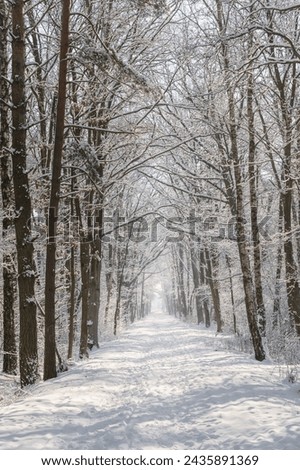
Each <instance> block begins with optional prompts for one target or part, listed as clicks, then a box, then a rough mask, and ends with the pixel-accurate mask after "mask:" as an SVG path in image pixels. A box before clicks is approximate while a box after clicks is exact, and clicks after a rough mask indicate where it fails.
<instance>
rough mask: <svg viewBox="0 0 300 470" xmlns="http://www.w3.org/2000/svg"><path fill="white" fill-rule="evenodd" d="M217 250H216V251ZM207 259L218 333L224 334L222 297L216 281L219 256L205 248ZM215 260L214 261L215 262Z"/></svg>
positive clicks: (208, 277)
mask: <svg viewBox="0 0 300 470" xmlns="http://www.w3.org/2000/svg"><path fill="white" fill-rule="evenodd" d="M214 250H215V249H214ZM205 258H206V268H207V279H208V284H209V287H210V291H211V297H212V301H213V306H214V312H215V319H216V323H217V332H218V333H221V332H222V318H221V307H220V295H219V288H218V283H217V280H216V269H215V268H216V263H217V261H216V258H217V254H216V253H215V252H214V253H212V254H211V253H210V251H209V250H208V249H207V248H205ZM213 258H214V260H213Z"/></svg>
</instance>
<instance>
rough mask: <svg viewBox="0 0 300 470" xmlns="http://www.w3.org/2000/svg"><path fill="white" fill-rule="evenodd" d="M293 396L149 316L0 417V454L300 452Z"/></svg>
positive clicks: (165, 319)
mask: <svg viewBox="0 0 300 470" xmlns="http://www.w3.org/2000/svg"><path fill="white" fill-rule="evenodd" d="M298 390H299V386H298V387H297V386H290V385H289V384H287V383H283V382H282V381H281V380H280V379H279V376H278V373H277V370H276V367H275V366H274V365H271V364H266V363H263V364H259V363H257V362H256V361H254V360H253V359H252V358H250V357H249V356H248V355H243V354H239V353H235V352H228V351H224V350H215V347H214V336H213V333H212V332H208V331H206V330H204V329H201V328H198V327H196V326H189V325H186V324H183V323H181V322H179V321H178V320H176V319H174V318H171V317H169V316H166V315H164V314H160V313H157V314H154V315H152V316H150V317H148V318H146V319H144V320H142V321H139V322H137V323H136V324H134V325H132V326H131V327H130V328H129V330H128V331H127V332H126V333H125V334H124V335H123V336H122V337H121V338H120V339H118V340H116V341H113V342H110V343H106V344H103V345H102V346H101V348H100V350H99V351H97V352H96V353H95V354H93V356H92V357H91V359H89V360H88V361H85V362H84V363H82V364H80V365H78V366H75V367H73V368H72V369H71V370H70V371H69V372H67V373H65V374H62V375H60V376H59V377H58V378H57V379H54V380H52V381H50V382H47V383H41V384H39V385H37V386H35V387H33V388H32V389H31V390H30V395H28V397H26V398H25V399H22V400H20V401H18V402H16V403H14V404H11V405H10V406H8V407H6V408H2V409H0V419H1V427H0V449H64V450H67V449H93V450H94V449H102V450H104V449H165V448H166V449H236V450H238V449H278V450H281V449H300V393H299V391H298Z"/></svg>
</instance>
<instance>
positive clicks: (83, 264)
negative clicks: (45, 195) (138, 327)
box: [75, 197, 90, 359]
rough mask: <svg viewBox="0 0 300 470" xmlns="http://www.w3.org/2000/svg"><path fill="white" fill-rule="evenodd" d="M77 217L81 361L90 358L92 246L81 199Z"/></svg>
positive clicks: (76, 204)
mask: <svg viewBox="0 0 300 470" xmlns="http://www.w3.org/2000/svg"><path fill="white" fill-rule="evenodd" d="M75 207H76V216H77V220H78V223H79V234H80V272H81V292H82V295H81V328H80V346H79V357H80V359H83V358H87V357H89V353H88V320H89V279H90V244H89V241H88V237H87V236H85V233H84V228H83V223H82V216H81V209H80V203H79V198H78V197H76V199H75Z"/></svg>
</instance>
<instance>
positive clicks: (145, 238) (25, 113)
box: [0, 0, 300, 387]
mask: <svg viewBox="0 0 300 470" xmlns="http://www.w3.org/2000/svg"><path fill="white" fill-rule="evenodd" d="M299 11H300V5H295V4H294V2H286V4H285V6H284V7H282V5H281V4H280V2H278V1H276V0H272V1H271V0H258V1H254V2H250V3H249V2H247V1H243V0H241V1H239V2H236V1H222V0H199V1H196V0H130V1H121V0H107V1H106V2H99V1H98V0H73V1H70V0H64V1H57V0H28V1H21V0H16V1H15V2H13V3H10V2H7V1H5V0H0V34H1V37H0V42H1V44H2V49H1V52H0V54H1V55H0V78H1V85H0V126H1V128H0V129H1V142H0V152H1V195H2V200H1V212H2V239H1V246H2V265H3V268H2V294H1V317H2V333H1V351H2V354H3V371H4V372H6V373H8V374H15V373H17V370H19V373H20V383H21V386H22V387H24V386H26V385H28V384H33V383H35V381H36V380H37V379H38V378H39V376H40V375H41V371H43V372H42V376H43V378H44V380H47V379H50V378H53V377H55V376H56V374H57V372H58V371H59V370H63V369H64V368H65V366H66V363H67V361H68V360H71V359H72V358H74V356H75V355H76V354H79V357H80V358H86V357H88V354H89V350H90V349H92V348H93V347H98V345H99V342H100V340H101V337H102V336H103V335H104V336H105V335H110V334H112V335H116V334H117V333H118V331H119V330H120V328H122V327H123V326H124V325H127V324H128V323H130V322H133V321H135V319H137V318H140V317H143V316H144V315H146V314H147V313H149V311H150V309H151V298H153V282H154V283H155V282H158V283H161V285H162V286H163V297H164V301H165V306H166V309H167V310H168V311H169V313H170V314H172V315H176V316H179V317H180V318H182V319H183V320H188V321H194V322H197V323H199V324H204V325H205V326H206V327H209V326H211V325H215V327H216V329H217V332H218V333H221V332H229V333H230V334H232V335H233V336H234V337H235V338H237V339H241V338H243V340H244V341H245V342H246V341H247V340H249V344H250V349H251V350H253V352H254V355H255V358H256V359H257V360H259V361H262V360H264V359H265V357H266V353H267V351H268V352H269V353H270V354H275V355H276V354H278V351H279V350H280V354H282V358H284V359H285V360H286V361H290V360H295V358H296V356H297V352H298V349H299V348H298V341H299V340H298V338H299V335H300V290H299V289H300V287H299V264H300V242H299V240H300V237H299V216H300V215H299V214H300V211H299V208H300V203H299V201H300V199H299V163H298V153H299V142H300V141H299V104H298V86H299V51H298V46H297V44H298V35H299V28H298V19H299ZM153 279H154V281H153ZM295 345H296V346H295ZM74 346H76V348H78V349H76V350H74ZM295 351H296V353H295ZM290 356H291V357H292V359H291V357H290Z"/></svg>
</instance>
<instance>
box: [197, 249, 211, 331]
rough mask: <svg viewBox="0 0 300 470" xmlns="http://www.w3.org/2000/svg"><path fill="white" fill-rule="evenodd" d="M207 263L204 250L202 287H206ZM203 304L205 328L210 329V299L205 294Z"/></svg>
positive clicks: (201, 267)
mask: <svg viewBox="0 0 300 470" xmlns="http://www.w3.org/2000/svg"><path fill="white" fill-rule="evenodd" d="M205 267H206V263H205V255H204V250H203V249H200V269H199V272H200V283H201V286H203V287H204V286H205V285H206V278H205V272H206V269H205ZM202 302H203V310H204V320H205V326H206V328H209V327H210V314H209V308H208V299H207V296H206V295H205V294H204V295H203V296H202Z"/></svg>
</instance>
